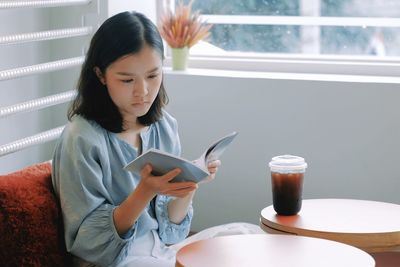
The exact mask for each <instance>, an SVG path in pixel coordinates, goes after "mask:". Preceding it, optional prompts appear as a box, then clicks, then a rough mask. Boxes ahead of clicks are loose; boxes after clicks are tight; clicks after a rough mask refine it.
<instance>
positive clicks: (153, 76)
mask: <svg viewBox="0 0 400 267" xmlns="http://www.w3.org/2000/svg"><path fill="white" fill-rule="evenodd" d="M157 76H158V74H152V75H149V76H148V78H149V79H154V78H157Z"/></svg>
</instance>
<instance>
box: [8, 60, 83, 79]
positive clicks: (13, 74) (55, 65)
mask: <svg viewBox="0 0 400 267" xmlns="http://www.w3.org/2000/svg"><path fill="white" fill-rule="evenodd" d="M84 59H85V58H84V57H75V58H68V59H63V60H58V61H52V62H47V63H43V64H37V65H31V66H26V67H21V68H15V69H9V70H2V71H0V81H3V80H9V79H15V78H19V77H23V76H28V75H32V74H38V73H44V72H51V71H56V70H62V69H67V68H71V67H74V66H79V65H81V64H82V63H83V61H84Z"/></svg>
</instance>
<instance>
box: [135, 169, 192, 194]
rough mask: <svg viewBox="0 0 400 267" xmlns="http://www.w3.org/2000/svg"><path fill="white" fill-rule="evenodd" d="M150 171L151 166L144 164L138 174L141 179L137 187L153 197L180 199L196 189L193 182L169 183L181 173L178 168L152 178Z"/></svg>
mask: <svg viewBox="0 0 400 267" xmlns="http://www.w3.org/2000/svg"><path fill="white" fill-rule="evenodd" d="M151 171H152V167H151V165H150V164H146V165H145V166H144V168H143V169H142V171H141V172H140V175H141V177H142V178H141V180H140V183H139V186H142V187H143V188H144V189H145V190H146V191H148V192H149V193H152V194H154V195H157V194H160V195H167V196H173V197H178V198H182V197H185V196H187V195H188V194H189V193H190V192H192V191H194V190H196V189H197V187H198V186H197V184H196V183H194V182H176V183H174V182H171V180H172V179H174V177H175V176H177V175H178V174H179V173H180V172H181V170H180V169H178V168H177V169H173V170H172V171H169V172H167V173H166V174H164V175H162V176H154V175H152V174H151Z"/></svg>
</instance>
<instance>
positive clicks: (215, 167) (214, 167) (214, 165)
mask: <svg viewBox="0 0 400 267" xmlns="http://www.w3.org/2000/svg"><path fill="white" fill-rule="evenodd" d="M219 166H221V161H220V160H213V161H210V162H209V163H208V166H207V167H208V171H209V172H210V174H214V173H216V172H217V171H218V167H219Z"/></svg>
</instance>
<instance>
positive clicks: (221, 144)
mask: <svg viewBox="0 0 400 267" xmlns="http://www.w3.org/2000/svg"><path fill="white" fill-rule="evenodd" d="M236 135H237V132H233V133H231V134H228V135H226V136H224V137H222V138H221V139H219V140H217V141H216V142H214V143H213V144H212V145H210V146H209V147H208V148H207V150H206V151H204V153H203V154H202V155H201V156H200V158H198V159H197V160H194V161H190V160H187V159H184V158H181V157H178V156H175V155H172V154H170V153H167V152H164V151H161V150H158V149H154V148H152V149H150V150H147V151H146V152H145V153H143V154H142V155H140V156H139V157H137V158H136V159H134V160H133V161H131V162H129V163H128V164H127V165H126V166H125V167H124V169H125V170H128V171H131V172H134V173H137V174H139V173H140V171H141V170H142V169H143V167H144V166H145V165H146V164H147V163H150V164H151V165H152V167H153V171H152V173H153V174H154V175H163V174H165V173H167V172H169V171H171V170H173V169H175V168H179V169H181V173H180V174H179V175H177V176H176V177H175V178H174V179H173V180H172V181H173V182H181V181H193V182H196V183H197V182H200V181H201V180H202V179H204V178H205V177H207V176H208V175H210V173H209V172H208V168H207V165H208V162H210V161H213V160H217V159H219V158H220V156H221V155H222V153H223V152H224V151H225V149H226V148H227V147H228V145H229V144H230V143H231V142H232V141H233V139H234V138H235V137H236Z"/></svg>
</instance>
